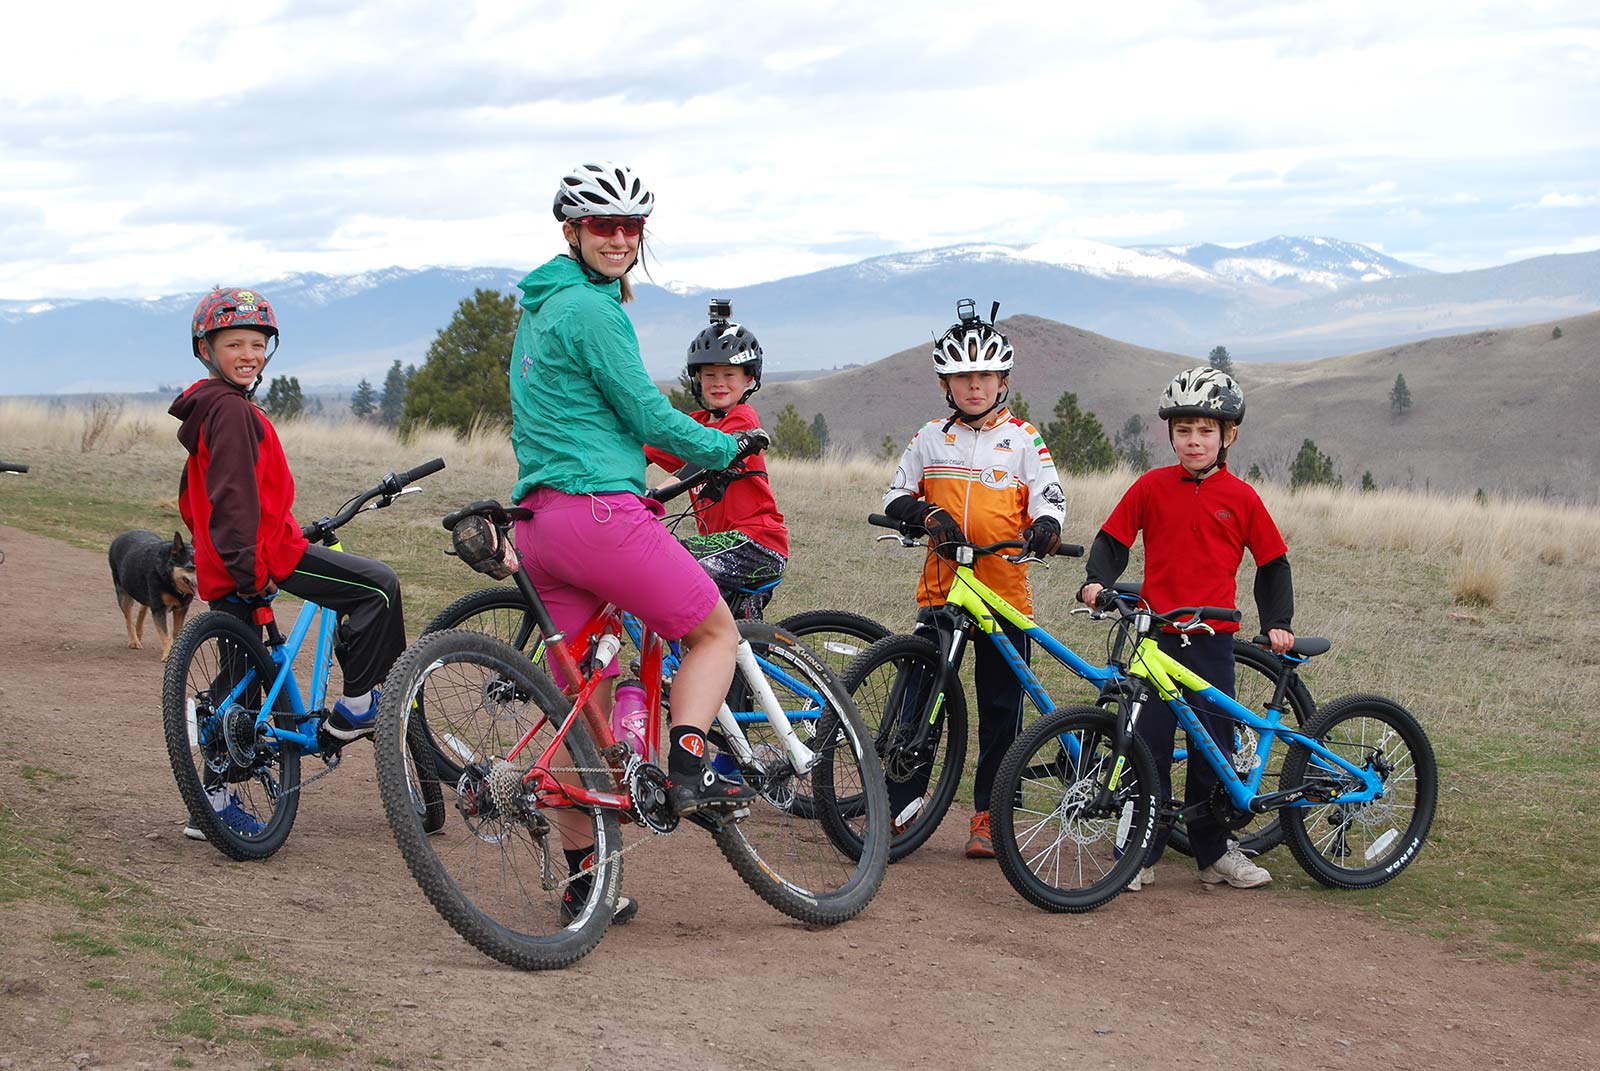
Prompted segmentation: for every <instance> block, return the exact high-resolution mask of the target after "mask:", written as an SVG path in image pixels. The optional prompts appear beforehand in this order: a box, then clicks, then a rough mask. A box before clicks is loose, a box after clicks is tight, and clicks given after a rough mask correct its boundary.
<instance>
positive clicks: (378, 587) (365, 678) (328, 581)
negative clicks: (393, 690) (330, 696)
mask: <svg viewBox="0 0 1600 1071" xmlns="http://www.w3.org/2000/svg"><path fill="white" fill-rule="evenodd" d="M278 587H280V588H282V589H283V590H284V591H287V592H288V593H289V594H291V595H297V596H299V597H300V598H302V599H305V600H306V601H308V602H314V603H317V604H318V605H319V606H326V607H328V608H329V609H330V610H334V611H336V612H337V613H338V615H339V627H338V628H337V629H335V630H334V633H333V653H334V657H335V658H337V659H338V660H339V668H340V669H341V670H343V671H344V694H345V695H362V694H364V693H366V692H369V691H371V690H372V689H373V688H374V687H376V686H377V685H379V684H382V683H383V679H384V678H385V677H386V676H388V675H389V667H390V666H392V665H394V660H395V659H396V658H399V657H400V653H401V652H402V651H404V650H405V649H406V620H405V611H404V609H403V608H402V607H401V605H400V578H399V577H397V576H395V572H394V570H393V569H391V568H389V566H387V565H385V564H384V563H383V562H380V561H377V560H375V559H372V558H363V557H361V556H360V555H358V554H346V553H344V552H342V551H337V550H329V549H328V548H327V547H324V546H322V545H321V544H318V543H313V544H311V545H310V546H308V547H306V552H305V554H304V555H302V556H301V558H300V561H299V562H298V563H296V565H295V567H294V571H293V572H292V573H290V574H289V575H288V576H287V577H285V578H284V579H283V580H282V581H281V582H280V583H279V584H278ZM211 608H212V609H213V610H222V611H225V612H227V613H230V614H233V615H234V616H235V617H240V618H243V619H244V620H245V621H249V620H250V610H249V608H248V607H246V606H243V605H242V604H240V603H237V602H226V601H220V600H219V601H218V602H215V603H212V604H211Z"/></svg>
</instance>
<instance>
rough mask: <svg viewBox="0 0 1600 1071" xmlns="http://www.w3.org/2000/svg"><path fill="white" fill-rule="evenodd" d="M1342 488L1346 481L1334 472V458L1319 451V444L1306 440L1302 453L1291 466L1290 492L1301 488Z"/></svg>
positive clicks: (1296, 456)
mask: <svg viewBox="0 0 1600 1071" xmlns="http://www.w3.org/2000/svg"><path fill="white" fill-rule="evenodd" d="M1316 486H1325V487H1342V486H1344V480H1343V479H1341V478H1340V477H1339V476H1337V475H1336V474H1335V473H1334V471H1333V458H1331V457H1329V456H1328V455H1327V454H1324V453H1323V452H1322V451H1321V450H1318V449H1317V444H1316V443H1314V442H1312V441H1311V440H1310V439H1306V440H1305V441H1304V442H1302V443H1301V444H1300V452H1299V453H1298V454H1296V455H1295V458H1294V463H1293V464H1292V465H1290V466H1289V490H1291V491H1294V490H1298V489H1299V488H1301V487H1316Z"/></svg>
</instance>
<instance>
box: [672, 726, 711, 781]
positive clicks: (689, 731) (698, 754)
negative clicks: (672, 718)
mask: <svg viewBox="0 0 1600 1071" xmlns="http://www.w3.org/2000/svg"><path fill="white" fill-rule="evenodd" d="M705 757H706V738H705V734H703V733H702V732H701V731H700V730H699V729H696V728H694V727H693V726H692V725H674V726H673V727H672V747H671V748H670V749H668V751H667V773H668V774H669V775H671V776H674V777H698V776H700V770H701V768H702V767H703V766H704V765H705Z"/></svg>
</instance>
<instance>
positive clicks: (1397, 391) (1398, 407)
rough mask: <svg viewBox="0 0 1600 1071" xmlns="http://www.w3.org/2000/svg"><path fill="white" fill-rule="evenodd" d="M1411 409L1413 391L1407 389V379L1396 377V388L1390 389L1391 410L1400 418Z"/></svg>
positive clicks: (1400, 376)
mask: <svg viewBox="0 0 1600 1071" xmlns="http://www.w3.org/2000/svg"><path fill="white" fill-rule="evenodd" d="M1410 408H1411V391H1410V390H1409V389H1407V387H1406V377H1405V376H1402V375H1396V376H1395V377H1394V386H1393V387H1390V388H1389V410H1390V412H1392V413H1394V415H1395V416H1400V415H1401V414H1403V413H1404V412H1405V411H1406V410H1407V409H1410Z"/></svg>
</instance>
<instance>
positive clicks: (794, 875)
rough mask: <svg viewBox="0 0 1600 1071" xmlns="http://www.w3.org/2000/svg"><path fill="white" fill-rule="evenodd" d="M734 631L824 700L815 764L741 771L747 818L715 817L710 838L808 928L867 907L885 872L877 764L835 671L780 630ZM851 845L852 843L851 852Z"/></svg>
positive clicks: (781, 692) (782, 695) (780, 689)
mask: <svg viewBox="0 0 1600 1071" xmlns="http://www.w3.org/2000/svg"><path fill="white" fill-rule="evenodd" d="M739 632H740V635H741V636H742V637H743V638H745V639H747V640H749V641H750V643H751V646H752V647H757V648H758V649H760V650H761V651H762V657H763V658H764V659H766V660H767V661H768V662H769V663H770V664H771V665H773V666H774V667H775V668H776V669H779V670H781V671H782V672H783V673H785V674H787V675H789V676H790V677H792V678H794V679H795V680H796V681H798V682H800V683H802V684H803V685H804V686H805V687H807V688H808V689H811V690H813V691H815V692H817V693H818V694H819V695H821V696H823V697H824V698H825V701H826V705H825V707H824V709H823V711H822V713H821V714H820V716H819V717H818V718H817V719H816V722H815V725H816V726H817V729H816V732H815V733H814V734H813V735H812V736H811V738H810V739H809V740H808V741H807V745H808V746H809V747H810V748H811V749H812V751H813V752H815V753H816V755H817V761H816V763H815V764H814V765H812V767H811V768H810V769H809V770H808V771H806V772H805V773H804V774H796V773H795V771H794V769H793V767H792V766H791V765H789V764H788V763H787V762H786V761H784V760H782V759H780V760H779V763H778V764H774V765H773V766H772V769H773V771H774V772H775V773H776V774H777V776H767V777H764V778H762V777H758V775H756V774H755V772H754V771H751V770H748V769H743V768H742V769H741V774H742V775H744V776H745V777H746V779H747V780H748V781H750V782H751V784H752V787H755V788H757V790H758V791H759V792H760V795H759V796H758V797H757V798H756V799H755V800H753V801H752V802H751V804H750V813H749V815H747V816H746V817H743V818H739V819H737V820H727V821H724V822H722V823H721V825H720V827H719V828H717V829H716V830H715V831H714V832H713V834H712V836H713V838H714V839H715V841H716V844H717V847H718V848H719V849H721V851H722V854H723V855H724V856H725V857H726V858H727V860H728V862H729V863H730V864H731V865H732V866H733V869H734V871H735V872H736V873H737V874H738V875H739V877H740V878H742V879H743V880H744V882H745V884H746V885H748V886H750V888H751V889H752V890H754V891H755V893H756V895H758V896H760V897H761V899H763V900H765V901H766V902H767V903H768V904H770V905H772V906H773V907H775V908H777V909H778V910H779V911H781V912H783V913H784V914H785V915H788V916H789V917H790V918H794V919H798V920H799V921H801V922H804V923H807V924H809V925H813V926H832V925H836V924H838V923H841V922H844V921H846V920H847V919H851V918H854V917H855V916H856V915H858V914H860V913H861V912H862V911H863V910H864V909H865V908H866V906H867V904H868V903H870V902H871V901H872V898H873V896H874V895H876V893H877V891H878V889H879V887H881V885H882V884H883V877H884V873H885V872H886V870H887V868H888V852H889V842H888V837H887V836H886V835H885V834H886V832H887V831H888V829H889V818H888V811H889V797H888V790H887V788H886V787H885V785H884V782H883V768H882V766H881V765H880V764H879V762H878V753H877V751H876V750H875V749H874V748H873V747H872V745H871V741H872V735H871V733H870V732H869V731H868V729H867V726H866V725H865V723H864V722H862V720H861V715H860V713H859V712H858V711H857V710H856V707H855V704H854V703H853V702H851V700H850V694H849V692H848V691H847V690H846V689H845V687H844V683H843V682H842V681H841V680H840V679H839V677H838V674H836V673H834V672H833V671H832V670H830V669H829V668H828V667H827V666H826V665H825V664H823V662H822V661H821V660H820V659H819V658H818V657H817V656H816V655H814V654H812V653H811V652H810V651H809V650H807V649H806V647H805V646H804V645H802V644H801V643H799V641H798V640H797V639H796V638H795V637H794V636H792V635H791V634H789V633H788V632H786V631H784V630H782V629H779V628H775V627H773V626H771V625H767V624H765V623H762V622H757V621H742V622H740V623H739ZM742 675H743V670H742V669H740V670H736V676H740V677H742ZM768 682H769V683H770V684H771V685H772V687H773V690H774V692H775V693H776V694H777V696H778V698H779V701H780V703H781V704H782V705H783V706H784V707H785V708H786V709H787V708H789V707H790V705H791V704H798V703H801V702H809V701H810V700H809V699H808V698H805V697H802V696H801V695H800V694H799V693H797V692H795V691H794V690H793V689H791V688H788V687H786V686H785V685H784V684H783V683H782V682H781V681H780V680H778V679H776V678H775V677H774V676H772V675H769V676H768ZM744 687H746V688H748V687H749V685H748V684H745V685H744ZM791 789H792V791H793V795H804V796H806V797H809V799H810V800H811V802H812V805H811V807H809V808H805V809H803V810H802V809H799V808H796V807H794V806H793V805H792V803H793V798H792V795H791ZM812 812H815V815H814V816H813V814H812ZM819 826H820V829H819V828H818V827H819ZM819 834H820V835H819ZM852 845H859V847H858V849H857V850H855V851H852Z"/></svg>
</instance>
